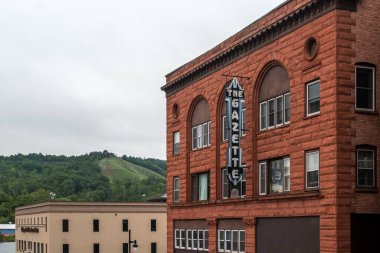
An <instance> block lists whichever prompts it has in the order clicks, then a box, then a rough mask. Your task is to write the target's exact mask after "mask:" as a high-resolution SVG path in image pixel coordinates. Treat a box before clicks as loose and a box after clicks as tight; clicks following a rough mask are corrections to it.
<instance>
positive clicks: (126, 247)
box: [123, 243, 129, 253]
mask: <svg viewBox="0 0 380 253" xmlns="http://www.w3.org/2000/svg"><path fill="white" fill-rule="evenodd" d="M128 250H129V248H128V243H123V253H129V252H128Z"/></svg>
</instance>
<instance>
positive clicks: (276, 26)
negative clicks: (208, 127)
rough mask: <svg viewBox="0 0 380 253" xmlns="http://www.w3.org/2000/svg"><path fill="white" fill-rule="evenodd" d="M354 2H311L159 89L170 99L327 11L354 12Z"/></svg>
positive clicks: (340, 0)
mask: <svg viewBox="0 0 380 253" xmlns="http://www.w3.org/2000/svg"><path fill="white" fill-rule="evenodd" d="M356 3H357V0H312V1H311V2H309V3H308V4H306V5H304V6H302V7H300V8H299V9H297V10H295V11H293V12H292V13H290V14H289V15H287V16H285V17H283V18H281V19H279V20H278V21H276V22H274V23H273V24H271V25H269V26H266V27H264V28H263V29H261V30H260V31H258V32H257V33H255V34H253V35H251V36H250V37H248V38H247V39H245V40H244V41H241V42H239V43H237V44H235V45H233V46H231V47H230V48H228V49H226V50H225V51H223V52H221V53H219V54H218V55H216V56H215V57H213V58H211V59H209V60H208V61H205V62H204V63H202V64H201V65H199V66H197V67H195V68H193V69H192V70H190V71H188V72H187V73H185V74H183V75H181V76H180V77H178V78H177V79H175V80H173V81H171V82H168V83H167V84H166V85H165V86H163V87H161V90H163V91H165V93H166V96H170V95H171V94H173V93H175V92H177V91H179V90H181V89H183V88H184V87H186V86H188V85H191V84H192V83H194V82H196V81H198V80H200V79H202V78H204V77H207V76H208V75H211V74H212V73H214V72H216V71H218V70H220V69H222V68H224V67H226V66H228V65H230V64H231V63H233V62H235V61H237V60H239V59H241V58H242V57H244V56H246V55H248V54H250V53H252V52H254V51H256V50H258V49H260V48H262V47H264V46H266V45H268V44H270V43H272V42H273V41H275V40H277V39H279V38H281V37H283V36H285V35H287V34H289V33H291V32H293V31H295V30H296V29H298V28H300V27H301V26H304V25H305V24H307V23H310V22H312V21H313V20H315V19H317V18H319V17H321V16H322V15H325V14H326V13H328V12H330V11H333V10H336V9H339V10H348V11H356Z"/></svg>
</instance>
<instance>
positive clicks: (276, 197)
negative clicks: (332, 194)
mask: <svg viewBox="0 0 380 253" xmlns="http://www.w3.org/2000/svg"><path fill="white" fill-rule="evenodd" d="M302 198H322V196H321V194H320V192H319V191H310V192H303V193H289V192H287V193H276V194H269V195H260V196H258V197H256V198H255V200H257V201H260V202H261V201H272V200H273V201H278V200H292V199H302Z"/></svg>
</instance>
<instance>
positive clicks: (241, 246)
mask: <svg viewBox="0 0 380 253" xmlns="http://www.w3.org/2000/svg"><path fill="white" fill-rule="evenodd" d="M239 252H241V253H242V252H245V230H240V231H239Z"/></svg>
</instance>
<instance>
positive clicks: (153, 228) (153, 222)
mask: <svg viewBox="0 0 380 253" xmlns="http://www.w3.org/2000/svg"><path fill="white" fill-rule="evenodd" d="M150 231H152V232H155V231H157V220H156V219H151V220H150Z"/></svg>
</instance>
